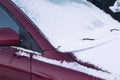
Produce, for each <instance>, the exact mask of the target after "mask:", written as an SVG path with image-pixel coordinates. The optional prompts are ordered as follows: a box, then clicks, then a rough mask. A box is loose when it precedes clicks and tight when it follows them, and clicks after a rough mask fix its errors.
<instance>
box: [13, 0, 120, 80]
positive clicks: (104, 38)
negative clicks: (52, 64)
mask: <svg viewBox="0 0 120 80" xmlns="http://www.w3.org/2000/svg"><path fill="white" fill-rule="evenodd" d="M12 1H13V2H14V3H15V4H16V5H18V6H19V7H20V8H21V9H22V10H23V11H24V12H25V13H26V14H27V15H28V16H29V17H30V18H31V20H32V21H33V22H34V23H35V24H36V25H37V26H38V27H39V28H40V30H41V31H43V33H44V34H45V35H46V37H47V38H48V40H49V41H50V43H51V44H52V45H53V46H54V47H55V48H57V47H58V46H60V48H59V51H62V52H73V55H74V56H75V57H76V58H77V60H80V61H82V62H88V63H90V64H93V65H95V66H97V67H99V68H101V69H103V70H107V71H108V72H110V73H111V76H108V75H107V74H104V73H103V74H101V73H99V72H98V73H97V71H96V72H94V73H93V72H92V70H91V71H87V70H84V69H83V71H82V72H85V73H88V74H91V75H94V76H97V77H101V78H105V79H108V80H115V78H116V77H117V78H116V80H119V79H120V63H119V60H120V49H119V47H120V42H119V40H120V38H119V37H120V23H119V22H117V21H115V20H114V19H113V18H111V16H110V15H108V14H106V13H104V12H103V11H102V10H100V9H98V8H97V7H95V6H94V5H92V4H91V3H89V2H87V1H86V0H80V1H78V0H12ZM77 66H79V65H77ZM88 70H89V69H88ZM80 71H81V70H80ZM93 71H94V70H93ZM98 75H99V76H98ZM111 77H112V78H111Z"/></svg>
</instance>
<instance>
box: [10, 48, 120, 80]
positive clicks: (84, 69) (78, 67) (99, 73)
mask: <svg viewBox="0 0 120 80" xmlns="http://www.w3.org/2000/svg"><path fill="white" fill-rule="evenodd" d="M12 47H13V48H16V49H17V50H19V51H18V52H16V54H17V55H18V56H25V57H30V54H31V53H32V54H34V55H33V59H36V60H38V61H43V62H45V63H49V64H53V65H57V66H61V67H64V68H69V69H72V70H75V71H79V72H83V73H86V74H88V75H92V76H94V77H97V78H101V79H106V80H119V79H120V78H119V76H116V75H114V74H109V73H106V72H102V71H99V70H94V69H91V68H88V67H86V66H83V65H80V64H78V63H76V62H66V61H62V62H61V61H57V60H52V59H48V58H45V57H42V56H41V53H38V52H34V51H31V50H26V49H24V48H20V47H14V46H12ZM28 53H29V54H28Z"/></svg>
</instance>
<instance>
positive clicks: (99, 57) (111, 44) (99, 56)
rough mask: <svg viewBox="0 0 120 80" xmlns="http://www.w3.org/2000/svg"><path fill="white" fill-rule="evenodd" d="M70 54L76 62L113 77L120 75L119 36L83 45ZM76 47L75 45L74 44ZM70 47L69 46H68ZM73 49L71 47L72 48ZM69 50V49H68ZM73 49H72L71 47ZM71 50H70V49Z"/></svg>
mask: <svg viewBox="0 0 120 80" xmlns="http://www.w3.org/2000/svg"><path fill="white" fill-rule="evenodd" d="M80 43H82V45H83V44H84V45H86V46H83V47H82V48H81V47H80V46H77V48H76V49H74V50H75V51H74V50H73V51H71V52H72V54H73V56H74V57H75V58H76V60H77V61H79V62H82V63H83V64H84V63H87V64H91V65H93V66H95V67H97V68H98V69H101V70H103V71H106V72H109V73H110V74H113V75H120V63H119V59H120V49H119V48H120V34H119V33H118V34H115V35H112V36H111V35H110V36H109V37H105V38H103V39H100V40H98V41H95V43H94V42H90V43H83V42H79V43H78V44H79V45H80ZM76 45H77V44H76ZM69 46H70V45H69ZM74 46H75V45H74ZM72 47H73V46H72ZM68 48H69V47H68ZM73 48H74V47H73ZM70 50H71V49H70Z"/></svg>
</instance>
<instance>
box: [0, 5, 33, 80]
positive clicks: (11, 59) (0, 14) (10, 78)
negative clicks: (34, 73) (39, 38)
mask: <svg viewBox="0 0 120 80" xmlns="http://www.w3.org/2000/svg"><path fill="white" fill-rule="evenodd" d="M21 26H22V25H21V24H20V23H19V22H18V21H17V20H16V18H15V17H14V16H13V15H12V14H11V13H10V12H9V11H8V10H7V9H6V8H5V7H4V6H3V5H2V4H0V28H10V29H12V30H14V31H16V32H17V34H18V35H19V36H20V38H22V39H23V42H21V44H20V45H19V46H20V47H26V46H27V47H26V48H28V47H31V46H30V45H28V44H29V41H26V40H27V39H26V37H24V36H23V35H22V34H24V33H23V31H24V29H22V28H23V27H21ZM20 27H21V28H20ZM26 33H27V32H26ZM8 34H9V33H8ZM22 39H21V40H22ZM25 42H27V43H25ZM17 52H18V50H17V49H16V48H13V47H11V46H0V80H30V58H29V57H19V56H18V55H17V54H16V53H17Z"/></svg>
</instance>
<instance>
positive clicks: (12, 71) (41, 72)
mask: <svg viewBox="0 0 120 80" xmlns="http://www.w3.org/2000/svg"><path fill="white" fill-rule="evenodd" d="M0 4H2V5H3V6H5V7H6V8H7V9H8V10H9V11H10V12H11V13H12V15H13V16H15V18H16V19H17V20H18V21H19V22H20V23H21V24H22V25H23V26H24V27H25V29H26V30H27V31H28V32H29V33H30V35H31V36H32V37H33V38H34V40H35V41H36V42H37V44H38V45H39V46H40V48H41V49H42V51H43V53H42V56H43V57H46V58H51V59H55V60H61V61H63V60H66V61H69V62H74V61H75V60H74V59H73V58H72V57H71V56H70V55H69V54H70V53H66V54H63V53H61V52H58V51H57V50H56V49H55V48H54V47H53V46H52V45H51V44H50V43H49V41H48V40H47V39H46V38H45V37H44V35H43V34H42V32H41V31H39V30H38V29H37V27H36V25H35V24H34V23H33V22H32V21H31V20H30V19H29V18H28V17H27V16H26V15H25V14H24V13H23V12H22V11H21V10H20V9H19V8H18V7H17V6H16V5H15V4H14V3H13V2H12V1H10V0H0ZM17 51H18V50H16V49H15V48H12V47H10V46H0V80H101V79H99V78H95V77H93V76H90V75H87V74H84V73H82V72H77V71H74V70H71V69H67V68H64V67H60V66H57V65H52V64H49V63H45V62H42V61H37V60H35V59H33V58H32V56H31V57H23V56H18V55H15V53H16V52H17ZM29 54H32V53H29Z"/></svg>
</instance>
